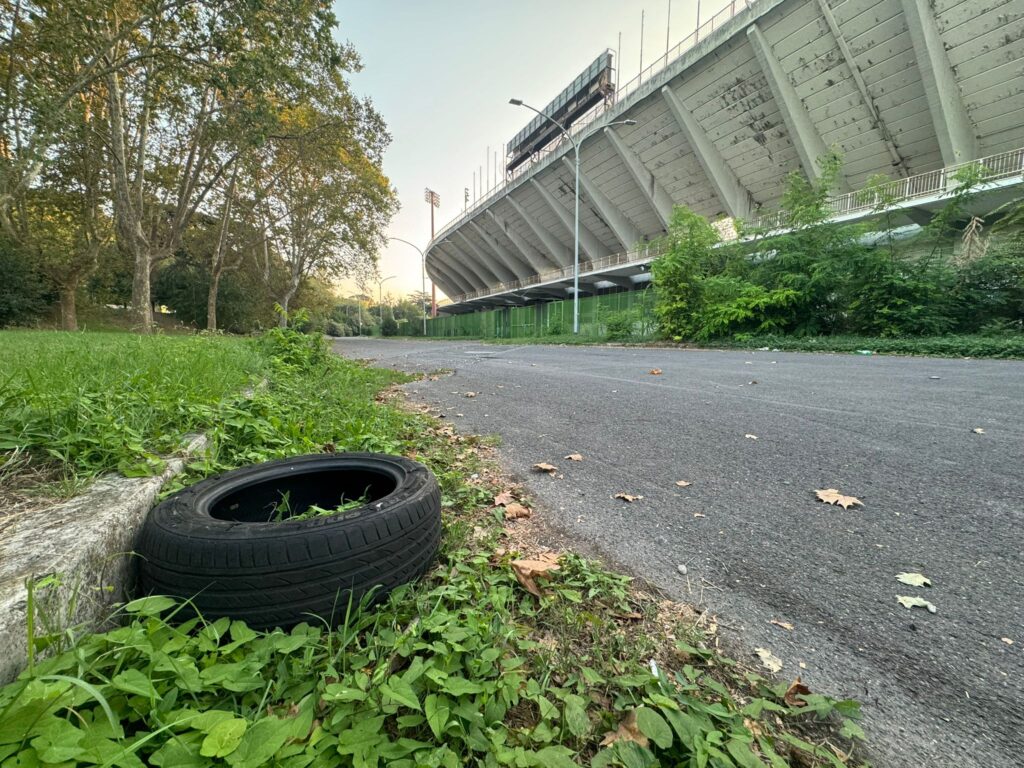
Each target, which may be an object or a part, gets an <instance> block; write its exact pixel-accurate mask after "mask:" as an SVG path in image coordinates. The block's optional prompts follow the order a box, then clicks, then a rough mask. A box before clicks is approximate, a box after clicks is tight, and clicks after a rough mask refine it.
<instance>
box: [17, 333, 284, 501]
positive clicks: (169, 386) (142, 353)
mask: <svg viewBox="0 0 1024 768" xmlns="http://www.w3.org/2000/svg"><path fill="white" fill-rule="evenodd" d="M0 358H2V359H3V360H4V369H3V373H2V374H0V451H19V452H22V453H25V454H27V455H29V456H30V457H31V458H32V459H33V460H34V461H35V462H36V463H37V464H38V463H40V462H42V463H46V462H50V463H56V464H57V468H58V470H59V473H58V474H59V475H60V476H61V477H62V478H64V480H65V481H66V482H67V483H68V484H69V485H70V488H71V489H72V490H75V489H77V487H78V484H77V483H76V482H74V481H75V480H76V479H81V478H88V477H91V476H93V475H95V474H97V473H100V472H105V471H109V470H115V469H116V470H120V471H121V472H122V473H125V474H129V475H132V474H149V473H151V472H153V471H155V470H157V469H159V468H160V467H161V465H162V462H161V461H160V458H159V456H160V455H166V454H169V453H174V452H176V451H177V450H178V448H179V447H180V444H181V441H182V439H183V437H184V436H185V435H186V434H188V433H190V432H197V431H202V430H204V429H206V428H208V427H210V426H211V425H212V424H213V423H214V422H215V421H216V420H217V418H218V416H219V415H220V411H219V407H220V405H221V404H222V403H224V402H226V401H228V400H230V399H232V398H237V397H238V395H239V393H240V392H242V391H243V390H244V389H245V388H246V387H247V386H249V385H251V384H253V383H254V382H255V381H256V380H257V378H258V375H259V372H260V371H261V370H262V369H263V368H264V367H265V365H266V362H265V360H264V356H263V354H262V352H261V351H260V350H259V349H258V348H257V347H255V346H254V345H253V344H251V343H247V342H245V341H243V340H240V339H231V338H225V337H203V336H192V337H165V336H156V337H151V338H143V337H140V336H134V335H129V334H123V333H88V334H85V333H62V332H47V331H3V332H0ZM9 480H10V481H11V482H13V481H14V477H13V476H11V477H10V478H9ZM0 482H2V481H0ZM57 490H58V491H59V490H60V489H59V488H58V489H57Z"/></svg>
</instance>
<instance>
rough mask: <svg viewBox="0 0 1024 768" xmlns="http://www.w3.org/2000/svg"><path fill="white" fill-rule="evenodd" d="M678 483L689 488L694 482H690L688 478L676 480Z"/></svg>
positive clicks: (681, 486)
mask: <svg viewBox="0 0 1024 768" xmlns="http://www.w3.org/2000/svg"><path fill="white" fill-rule="evenodd" d="M676 485H678V486H679V487H680V488H689V487H690V486H691V485H693V483H689V482H687V481H686V480H676Z"/></svg>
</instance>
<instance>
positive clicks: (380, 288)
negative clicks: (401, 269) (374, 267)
mask: <svg viewBox="0 0 1024 768" xmlns="http://www.w3.org/2000/svg"><path fill="white" fill-rule="evenodd" d="M396 277H398V275H388V276H387V277H385V278H382V279H380V280H378V281H377V304H378V305H379V307H380V335H381V336H383V335H384V283H386V282H387V281H388V280H394V279H395V278H396Z"/></svg>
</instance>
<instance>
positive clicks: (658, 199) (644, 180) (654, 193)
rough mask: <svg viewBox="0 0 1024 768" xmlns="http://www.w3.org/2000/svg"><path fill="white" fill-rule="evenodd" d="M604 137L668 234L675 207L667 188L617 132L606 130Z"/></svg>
mask: <svg viewBox="0 0 1024 768" xmlns="http://www.w3.org/2000/svg"><path fill="white" fill-rule="evenodd" d="M604 135H605V136H607V137H608V141H609V142H611V145H612V148H613V149H614V150H615V152H616V154H618V156H619V157H620V158H621V159H622V162H623V164H624V165H625V166H626V170H627V171H629V175H630V176H631V177H632V179H633V181H634V182H635V183H636V185H637V187H639V188H640V191H641V192H643V193H644V197H645V198H647V202H648V203H649V204H650V206H651V210H653V211H654V212H655V213H656V214H657V215H658V218H659V219H660V220H661V224H662V226H663V227H664V229H665V231H666V232H667V231H668V225H669V223H670V222H671V221H672V208H673V207H674V204H673V202H672V198H671V197H669V195H668V192H666V191H665V188H664V187H663V186H661V184H659V183H658V180H657V179H656V178H654V174H653V173H651V172H650V171H649V170H647V167H646V166H645V165H644V164H643V163H641V162H640V158H639V157H637V155H636V153H635V152H634V151H633V150H632V149H630V148H629V147H627V146H626V144H625V142H623V140H622V139H620V138H619V135H618V134H617V133H616V132H615V131H613V130H612V129H611V128H605V129H604Z"/></svg>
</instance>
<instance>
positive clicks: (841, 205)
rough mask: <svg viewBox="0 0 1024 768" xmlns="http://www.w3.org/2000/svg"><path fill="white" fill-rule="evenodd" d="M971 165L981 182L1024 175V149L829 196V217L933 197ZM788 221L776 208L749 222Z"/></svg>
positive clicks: (773, 224) (771, 224) (765, 225)
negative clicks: (773, 211) (772, 211)
mask: <svg viewBox="0 0 1024 768" xmlns="http://www.w3.org/2000/svg"><path fill="white" fill-rule="evenodd" d="M968 168H975V169H977V171H978V179H979V181H980V183H981V184H988V183H991V182H996V181H1001V180H1002V179H1009V178H1013V177H1014V176H1021V175H1024V148H1021V149H1012V150H1010V151H1009V152H1001V153H1000V154H998V155H990V156H989V157H983V158H981V159H979V160H969V161H967V162H964V163H957V164H956V165H950V166H947V167H946V168H939V169H938V170H934V171H927V172H926V173H919V174H917V175H916V176H908V177H907V178H905V179H894V180H893V181H890V182H886V183H885V184H881V185H879V186H874V187H869V188H868V189H861V190H858V191H856V192H847V193H846V194H844V195H837V196H836V197H833V198H830V199H829V201H828V202H827V203H826V204H825V206H826V208H827V209H828V210H829V211H830V212H831V214H830V217H829V218H840V217H845V216H857V215H859V214H864V213H870V212H872V211H883V210H885V209H887V208H893V207H896V206H899V205H901V204H903V203H907V202H910V201H913V200H918V199H920V198H923V197H934V196H935V195H942V194H945V193H948V192H951V191H953V190H954V189H956V187H958V186H959V185H960V183H961V182H960V181H959V180H958V179H957V174H958V173H960V172H961V171H963V170H965V169H968ZM787 220H788V214H787V212H786V211H776V212H775V213H768V214H764V215H762V216H757V217H755V218H753V219H751V220H750V221H749V222H748V225H749V226H750V227H752V228H755V229H766V230H772V229H779V228H781V227H784V226H785V224H786V221H787Z"/></svg>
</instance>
